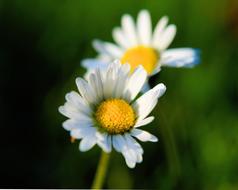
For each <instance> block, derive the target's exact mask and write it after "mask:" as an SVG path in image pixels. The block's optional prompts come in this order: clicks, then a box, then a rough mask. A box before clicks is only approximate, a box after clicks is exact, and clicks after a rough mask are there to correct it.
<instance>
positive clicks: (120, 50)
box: [82, 10, 200, 76]
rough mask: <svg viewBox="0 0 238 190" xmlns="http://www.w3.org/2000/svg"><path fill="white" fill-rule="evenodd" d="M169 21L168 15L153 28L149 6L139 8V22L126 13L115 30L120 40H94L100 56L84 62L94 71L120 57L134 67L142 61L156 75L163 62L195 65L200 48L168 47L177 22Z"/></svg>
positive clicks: (163, 64) (149, 71)
mask: <svg viewBox="0 0 238 190" xmlns="http://www.w3.org/2000/svg"><path fill="white" fill-rule="evenodd" d="M167 24H168V17H167V16H164V17H162V18H161V19H160V20H159V21H158V23H157V25H156V26H155V29H154V32H152V26H151V25H152V24H151V18H150V14H149V12H148V11H147V10H142V11H140V12H139V14H138V18H137V22H136V23H135V22H134V21H133V18H132V17H131V16H130V15H128V14H125V15H123V16H122V19H121V27H116V28H115V29H114V30H113V39H114V40H115V42H116V44H113V43H110V42H102V41H100V40H94V41H93V47H94V48H95V50H96V51H97V52H98V53H99V55H98V57H97V58H96V59H85V60H83V61H82V65H83V66H84V67H85V68H86V69H87V70H88V71H89V72H90V70H93V69H95V68H96V67H98V66H100V67H105V65H106V64H108V63H110V62H111V61H112V60H115V59H119V60H121V62H122V63H123V64H124V63H129V64H130V65H131V69H132V70H134V69H135V68H136V67H137V66H138V65H142V66H143V67H144V68H145V70H146V71H147V74H148V76H152V75H155V74H156V73H158V72H159V71H160V69H161V67H162V66H169V67H193V66H194V65H196V64H198V63H199V62H200V56H199V51H198V50H197V49H193V48H174V49H167V48H168V46H169V45H170V44H171V42H172V41H173V39H174V37H175V34H176V26H175V25H174V24H170V25H167ZM95 60H96V61H95ZM87 74H88V73H87ZM87 74H86V75H87Z"/></svg>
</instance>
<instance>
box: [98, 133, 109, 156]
mask: <svg viewBox="0 0 238 190" xmlns="http://www.w3.org/2000/svg"><path fill="white" fill-rule="evenodd" d="M96 137H97V144H98V145H99V146H100V147H101V148H102V149H103V151H104V152H111V149H112V143H111V135H108V134H106V133H101V132H97V134H96Z"/></svg>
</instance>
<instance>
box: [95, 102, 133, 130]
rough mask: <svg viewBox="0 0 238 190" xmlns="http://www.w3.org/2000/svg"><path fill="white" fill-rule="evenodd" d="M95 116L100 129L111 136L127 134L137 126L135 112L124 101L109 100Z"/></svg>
mask: <svg viewBox="0 0 238 190" xmlns="http://www.w3.org/2000/svg"><path fill="white" fill-rule="evenodd" d="M95 116H96V120H97V122H98V123H99V125H100V127H102V128H103V129H104V130H106V131H107V132H108V133H110V134H122V133H125V132H126V131H129V130H130V129H131V128H132V127H133V126H134V124H135V113H134V110H133V109H132V107H131V106H130V105H129V104H128V103H127V102H126V101H124V100H122V99H109V100H106V101H104V102H102V103H101V104H100V105H99V106H98V108H97V110H96V114H95Z"/></svg>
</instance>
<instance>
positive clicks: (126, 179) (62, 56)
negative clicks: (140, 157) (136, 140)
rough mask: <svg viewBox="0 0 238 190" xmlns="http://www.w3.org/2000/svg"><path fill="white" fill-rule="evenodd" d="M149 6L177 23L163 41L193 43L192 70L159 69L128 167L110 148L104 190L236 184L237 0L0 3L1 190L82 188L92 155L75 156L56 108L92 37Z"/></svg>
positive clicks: (95, 152) (89, 53)
mask: <svg viewBox="0 0 238 190" xmlns="http://www.w3.org/2000/svg"><path fill="white" fill-rule="evenodd" d="M141 9H147V10H149V11H150V12H151V15H152V20H153V26H154V25H155V24H156V22H157V20H158V19H159V18H160V17H161V16H163V15H168V16H169V17H170V23H174V24H176V25H177V28H178V33H177V35H176V38H175V40H174V42H173V43H172V45H171V47H184V46H187V47H196V48H200V49H201V51H202V63H201V64H200V65H198V66H197V67H196V68H194V69H173V68H164V69H163V70H162V71H161V73H160V74H159V76H157V77H154V78H152V80H151V83H152V85H155V84H156V83H158V82H164V83H165V84H166V86H167V92H166V94H165V96H163V97H162V98H161V100H160V102H159V105H158V106H157V107H156V109H155V110H154V111H153V113H152V115H155V116H156V119H155V121H154V122H153V123H152V124H151V125H149V126H147V130H149V131H151V132H152V133H154V134H155V135H156V136H158V137H159V139H160V140H159V142H158V143H142V146H143V148H144V150H145V154H144V161H143V162H142V163H141V164H138V165H137V166H136V168H135V169H133V170H132V169H129V168H127V166H126V164H125V162H124V159H123V158H122V156H121V155H120V154H117V153H115V152H114V153H113V155H112V159H111V162H110V168H109V173H108V176H107V179H106V182H105V186H104V187H106V188H156V189H219V190H233V189H238V181H237V179H238V159H237V158H238V151H237V147H238V139H237V134H238V79H237V76H238V75H237V73H238V2H237V1H236V0H209V1H207V0H193V1H191V0H166V1H165V0H164V1H162V0H161V1H159V0H158V1H157V0H140V1H138V0H124V1H122V0H120V1H119V0H117V1H116V0H115V1H110V0H107V1H105V0H103V1H96V0H87V1H82V0H35V1H32V0H0V34H1V36H0V85H1V96H0V111H1V116H0V119H1V120H0V122H1V124H0V130H1V132H0V134H1V136H0V188H89V187H90V186H91V182H92V179H93V175H94V172H95V169H96V166H97V162H98V159H99V155H100V149H99V148H98V147H95V148H93V149H92V150H90V151H88V152H86V153H81V152H79V151H78V142H76V143H73V144H71V143H70V137H69V134H68V133H67V132H66V131H65V130H64V129H63V128H62V127H61V125H62V122H63V121H64V120H65V118H64V117H63V116H62V115H60V114H59V113H58V110H57V109H58V106H60V105H62V104H63V103H64V95H65V93H66V92H68V91H71V90H72V89H76V85H75V82H74V80H75V77H76V76H83V74H84V72H85V70H84V69H82V68H81V67H80V60H82V59H83V58H87V57H93V56H95V55H96V53H95V52H94V50H93V48H92V46H91V41H92V39H94V38H99V39H103V40H109V41H111V40H112V38H111V30H112V28H113V27H115V26H118V25H119V24H120V18H121V15H123V14H124V13H130V14H132V15H133V17H134V18H135V17H136V16H137V13H138V12H139V10H141Z"/></svg>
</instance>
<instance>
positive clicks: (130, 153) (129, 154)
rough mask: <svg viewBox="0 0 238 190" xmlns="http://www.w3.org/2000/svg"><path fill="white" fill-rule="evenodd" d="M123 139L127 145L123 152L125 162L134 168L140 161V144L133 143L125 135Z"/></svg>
mask: <svg viewBox="0 0 238 190" xmlns="http://www.w3.org/2000/svg"><path fill="white" fill-rule="evenodd" d="M124 138H125V140H126V143H127V149H126V150H125V151H124V154H123V155H125V159H126V162H128V163H130V164H129V165H128V166H129V167H131V166H130V165H133V167H135V163H137V162H141V161H142V154H143V149H142V148H141V146H140V144H139V143H137V142H136V141H135V139H133V138H132V137H131V135H129V134H125V135H124Z"/></svg>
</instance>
